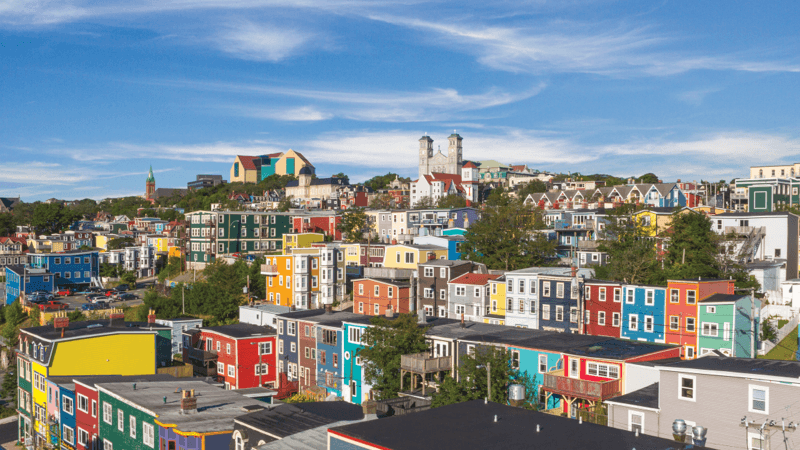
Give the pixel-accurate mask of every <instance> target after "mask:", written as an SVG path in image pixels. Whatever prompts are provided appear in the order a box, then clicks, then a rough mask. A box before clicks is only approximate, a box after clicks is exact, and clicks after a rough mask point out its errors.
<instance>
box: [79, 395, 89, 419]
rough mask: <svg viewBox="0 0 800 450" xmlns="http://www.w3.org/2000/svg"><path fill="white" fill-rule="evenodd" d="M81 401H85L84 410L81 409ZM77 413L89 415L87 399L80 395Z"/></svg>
mask: <svg viewBox="0 0 800 450" xmlns="http://www.w3.org/2000/svg"><path fill="white" fill-rule="evenodd" d="M81 399H84V400H86V409H84V408H81ZM78 411H80V412H82V413H86V414H89V397H87V396H85V395H82V394H78Z"/></svg>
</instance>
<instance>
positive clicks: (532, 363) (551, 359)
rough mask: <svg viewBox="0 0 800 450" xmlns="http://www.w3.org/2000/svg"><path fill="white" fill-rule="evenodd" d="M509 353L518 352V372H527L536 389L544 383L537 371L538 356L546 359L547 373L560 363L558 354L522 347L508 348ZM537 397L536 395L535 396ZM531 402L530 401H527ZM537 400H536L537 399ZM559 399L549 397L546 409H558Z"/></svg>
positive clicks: (553, 396)
mask: <svg viewBox="0 0 800 450" xmlns="http://www.w3.org/2000/svg"><path fill="white" fill-rule="evenodd" d="M508 349H509V350H511V351H519V371H520V372H528V376H529V377H531V379H532V380H533V382H534V385H535V387H536V389H537V390H538V388H539V386H541V384H542V383H543V382H544V376H543V374H542V373H541V372H540V371H539V355H545V356H546V357H547V371H548V372H549V371H551V370H555V368H556V367H557V365H558V363H559V361H561V354H560V353H549V352H542V351H538V350H531V349H527V348H522V347H508ZM537 395H538V394H537ZM528 400H532V399H528ZM537 400H538V399H537ZM560 401H561V400H560V399H559V398H556V396H555V395H551V396H550V399H549V400H548V403H547V409H551V408H555V407H558V405H559V403H560Z"/></svg>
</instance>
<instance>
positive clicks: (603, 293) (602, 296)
mask: <svg viewBox="0 0 800 450" xmlns="http://www.w3.org/2000/svg"><path fill="white" fill-rule="evenodd" d="M599 292H600V295H598V300H600V301H601V302H604V301H606V288H604V287H602V288H600V290H599Z"/></svg>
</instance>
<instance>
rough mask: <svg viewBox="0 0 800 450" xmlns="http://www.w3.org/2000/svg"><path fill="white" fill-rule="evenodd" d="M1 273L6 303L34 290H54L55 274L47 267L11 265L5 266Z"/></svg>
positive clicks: (12, 301)
mask: <svg viewBox="0 0 800 450" xmlns="http://www.w3.org/2000/svg"><path fill="white" fill-rule="evenodd" d="M3 274H4V275H5V277H6V283H5V294H6V298H5V301H6V303H5V304H6V305H10V304H12V303H14V301H16V300H17V298H23V299H24V298H25V296H26V295H29V294H31V293H33V292H36V291H45V292H53V291H54V290H55V276H54V275H53V274H52V273H51V272H49V271H48V270H47V269H38V268H28V267H26V266H24V265H13V266H6V267H5V270H4V271H3Z"/></svg>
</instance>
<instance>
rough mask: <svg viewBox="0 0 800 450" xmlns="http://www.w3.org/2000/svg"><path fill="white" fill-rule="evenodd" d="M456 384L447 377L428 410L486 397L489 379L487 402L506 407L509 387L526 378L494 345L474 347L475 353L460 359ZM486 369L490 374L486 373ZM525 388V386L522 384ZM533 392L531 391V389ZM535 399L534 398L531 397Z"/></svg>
mask: <svg viewBox="0 0 800 450" xmlns="http://www.w3.org/2000/svg"><path fill="white" fill-rule="evenodd" d="M460 359H461V361H460V364H459V366H458V381H455V380H454V379H453V378H452V377H447V379H446V380H445V382H444V383H442V387H441V388H440V392H439V393H437V394H436V395H434V397H433V403H432V404H431V407H433V408H437V407H439V406H444V405H449V404H451V403H459V402H464V401H469V400H477V399H480V398H485V397H488V384H487V383H488V381H489V378H491V380H492V392H491V397H490V398H489V400H491V401H493V402H497V403H502V404H506V403H507V402H508V386H509V385H510V384H512V383H517V382H518V381H519V380H521V379H523V378H525V377H527V374H524V375H523V374H521V373H520V372H519V369H517V368H515V367H513V365H512V364H511V353H510V352H508V351H507V350H505V349H503V348H499V347H494V346H489V345H487V346H476V347H475V349H474V352H472V353H471V354H467V355H464V356H461V357H460ZM487 369H490V370H491V372H489V373H487ZM523 385H524V384H523ZM532 390H533V389H532ZM533 398H536V397H533Z"/></svg>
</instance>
